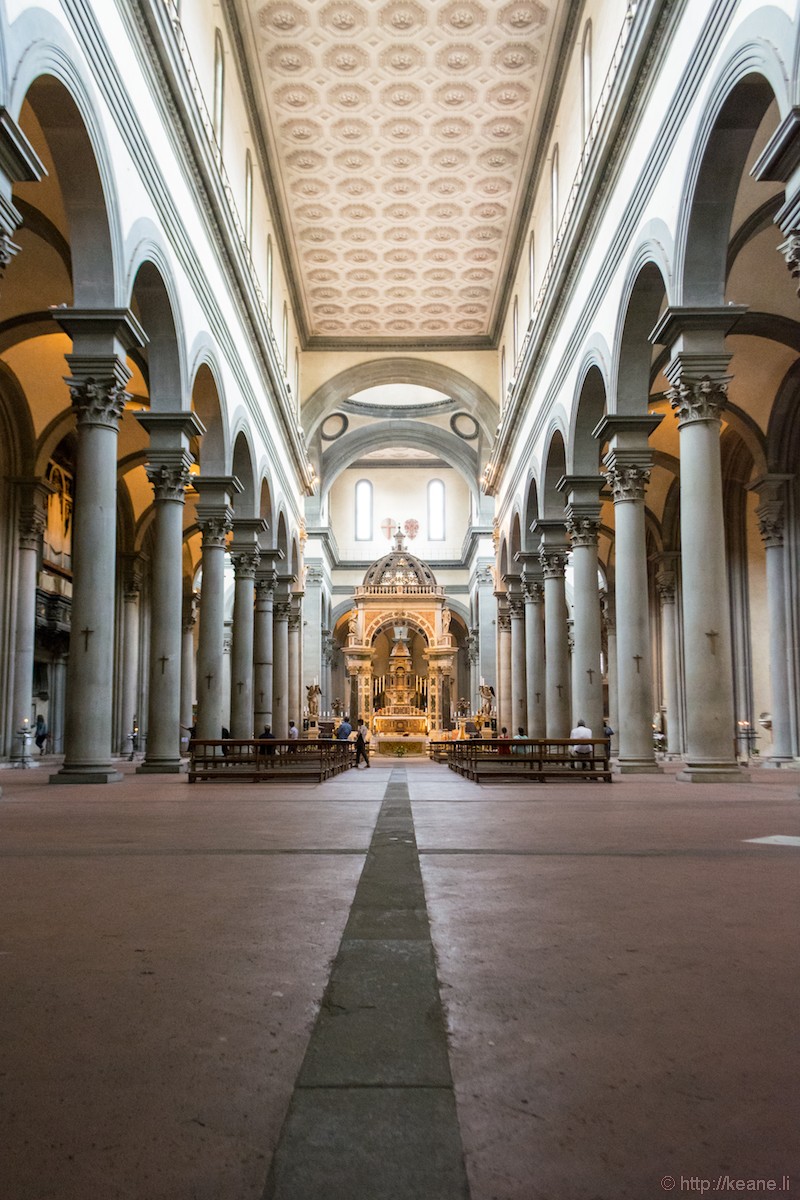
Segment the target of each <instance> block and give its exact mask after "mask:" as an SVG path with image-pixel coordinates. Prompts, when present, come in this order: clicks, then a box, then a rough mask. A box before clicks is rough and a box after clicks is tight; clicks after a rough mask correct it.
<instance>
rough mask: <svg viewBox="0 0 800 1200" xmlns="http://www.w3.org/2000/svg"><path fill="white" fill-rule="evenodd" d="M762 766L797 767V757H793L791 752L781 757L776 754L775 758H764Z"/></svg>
mask: <svg viewBox="0 0 800 1200" xmlns="http://www.w3.org/2000/svg"><path fill="white" fill-rule="evenodd" d="M761 766H762V767H772V768H777V767H796V766H797V760H796V759H795V758H792V756H791V754H787V755H785V756H784V755H781V756H780V757H777V756H776V757H775V758H762V759H761Z"/></svg>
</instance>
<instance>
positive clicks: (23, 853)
mask: <svg viewBox="0 0 800 1200" xmlns="http://www.w3.org/2000/svg"><path fill="white" fill-rule="evenodd" d="M366 853H367V851H366V848H363V849H360V850H358V849H354V848H353V849H351V848H347V847H345V848H342V849H333V850H314V849H305V848H304V849H288V850H258V849H255V850H247V849H245V850H242V849H232V850H221V849H218V850H211V849H209V850H202V849H198V850H188V849H187V850H172V849H171V850H20V851H18V852H17V851H14V850H0V861H2V860H3V859H9V860H13V859H32V858H33V859H35V858H46V859H55V858H63V859H92V858H363V857H364V856H365V855H366Z"/></svg>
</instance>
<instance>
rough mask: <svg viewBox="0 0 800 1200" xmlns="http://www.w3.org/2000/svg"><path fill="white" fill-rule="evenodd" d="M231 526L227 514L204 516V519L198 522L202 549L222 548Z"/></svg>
mask: <svg viewBox="0 0 800 1200" xmlns="http://www.w3.org/2000/svg"><path fill="white" fill-rule="evenodd" d="M232 528H233V523H232V521H231V519H230V517H229V516H224V515H220V516H216V517H206V519H205V520H204V521H201V522H200V529H201V530H202V533H203V549H204V550H215V549H216V550H224V549H225V544H226V542H227V539H228V534H229V533H230V531H231V529H232Z"/></svg>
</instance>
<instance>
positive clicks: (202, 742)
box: [189, 738, 611, 783]
mask: <svg viewBox="0 0 800 1200" xmlns="http://www.w3.org/2000/svg"><path fill="white" fill-rule="evenodd" d="M573 747H574V743H573V742H570V741H569V739H568V738H538V739H537V738H514V739H512V740H511V741H508V740H505V739H500V738H492V739H477V738H476V739H470V740H468V741H432V742H431V743H430V746H429V754H430V757H431V758H432V759H433V760H434V761H435V762H446V763H447V765H448V766H449V767H450V769H451V770H453V771H457V772H458V774H459V775H463V776H464V777H465V778H467V779H472V780H474V781H475V782H476V783H482V782H486V781H488V780H496V781H504V780H512V779H517V780H520V781H521V782H532V783H534V782H535V783H546V782H554V781H557V780H560V779H561V780H563V779H571V780H575V779H576V776H577V777H578V778H580V779H586V780H590V779H599V780H602V781H604V782H606V783H610V782H611V762H610V757H609V755H610V750H609V742H608V739H607V738H593V739H591V740H587V741H586V743H585V751H586V752H585V753H582V754H580V755H576V754H574V753H573ZM189 754H190V762H189V782H190V783H197V782H202V781H203V780H213V781H214V782H215V783H258V782H267V781H269V780H273V779H275V780H277V779H283V780H310V781H314V782H318V783H322V782H323V781H324V780H326V779H330V778H332V777H333V776H334V775H338V774H339V773H340V772H341V771H346V770H348V769H349V768H350V767H352V766H354V765H355V746H354V745H353V743H352V742H344V741H343V742H339V741H335V740H333V741H332V740H330V739H325V738H309V739H305V738H304V739H302V740H299V739H295V740H292V739H290V738H283V739H282V738H271V739H270V740H269V741H260V740H258V739H237V738H226V739H225V740H222V739H221V738H211V739H203V738H195V739H194V740H193V741H192V742H191V743H190V744H189Z"/></svg>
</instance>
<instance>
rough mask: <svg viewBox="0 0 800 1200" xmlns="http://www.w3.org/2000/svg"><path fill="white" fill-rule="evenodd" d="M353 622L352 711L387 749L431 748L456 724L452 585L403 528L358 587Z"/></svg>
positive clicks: (349, 657)
mask: <svg viewBox="0 0 800 1200" xmlns="http://www.w3.org/2000/svg"><path fill="white" fill-rule="evenodd" d="M348 629H349V631H348V636H347V645H346V647H345V667H346V670H347V674H348V676H349V679H350V711H351V713H352V714H354V715H356V714H357V715H361V716H363V717H364V719H365V721H367V723H368V724H369V725H370V727H371V729H372V731H373V735H374V736H375V738H376V739H377V743H378V748H379V750H380V751H381V752H382V753H389V754H391V753H403V752H405V753H407V754H420V753H423V752H424V750H425V747H426V744H427V739H428V737H429V736H430V737H437V736H440V735H441V733H442V732H443V730H444V729H445V728H446V727H447V726H448V725H449V714H450V696H451V688H452V679H453V667H454V654H455V647H454V645H453V638H452V635H451V633H450V609H449V608H448V606H447V599H446V597H445V594H444V588H442V587H441V586H440V585H439V584H437V582H436V579H435V578H434V575H433V572H432V571H431V569H430V567H429V566H427V564H426V563H424V562H422V560H421V559H419V558H416V557H415V556H414V555H413V554H411V553H410V551H409V550H408V549H407V547H406V545H405V540H404V537H403V534H402V532H401V531H400V529H399V527H398V530H397V532H396V534H395V536H394V544H393V547H392V550H391V551H390V553H389V554H387V555H384V557H383V558H381V559H378V561H377V562H375V563H373V564H372V566H371V567H370V568H369V570H368V571H367V573H366V575H365V576H364V582H363V583H362V584H361V585H360V586H359V587H357V588H356V591H355V596H354V607H353V611H352V612H351V614H350V618H349V626H348Z"/></svg>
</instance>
